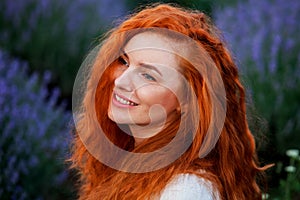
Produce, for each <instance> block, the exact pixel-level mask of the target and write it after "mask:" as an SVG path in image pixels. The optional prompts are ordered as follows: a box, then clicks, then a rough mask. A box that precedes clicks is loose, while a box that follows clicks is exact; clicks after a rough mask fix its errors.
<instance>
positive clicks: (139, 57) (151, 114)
mask: <svg viewBox="0 0 300 200" xmlns="http://www.w3.org/2000/svg"><path fill="white" fill-rule="evenodd" d="M171 44H172V41H171V40H169V39H166V38H165V37H162V36H160V35H158V34H154V33H150V32H145V33H140V34H138V35H136V36H134V37H133V38H132V39H131V40H130V41H129V42H128V43H127V45H126V46H125V48H124V54H123V55H121V56H120V58H119V59H118V66H117V68H116V71H115V77H116V79H115V87H114V90H113V93H112V96H111V101H110V105H109V110H108V115H109V118H110V119H111V120H113V121H115V122H116V123H118V124H128V125H134V124H135V125H148V124H150V123H151V124H160V123H164V122H165V121H168V119H170V118H171V117H172V115H176V114H178V112H180V104H179V102H180V97H179V96H180V94H181V93H182V81H181V75H180V73H179V72H178V71H179V62H178V59H177V58H176V56H175V55H174V54H173V53H171V52H174V49H173V48H172V47H171ZM170 51H171V52H170Z"/></svg>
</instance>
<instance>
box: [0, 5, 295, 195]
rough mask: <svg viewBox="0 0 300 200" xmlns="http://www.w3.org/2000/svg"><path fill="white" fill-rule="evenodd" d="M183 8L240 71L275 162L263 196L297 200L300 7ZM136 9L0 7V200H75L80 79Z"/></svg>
mask: <svg viewBox="0 0 300 200" xmlns="http://www.w3.org/2000/svg"><path fill="white" fill-rule="evenodd" d="M142 2H143V3H145V2H150V1H142ZM168 2H170V1H168ZM176 2H177V3H179V4H180V2H181V1H176ZM182 2H183V1H182ZM187 2H189V3H190V4H187ZM224 2H225V3H224ZM201 3H202V4H201ZM182 4H183V3H182ZM184 5H185V6H190V7H192V8H195V7H196V8H198V9H201V10H206V11H207V12H208V13H211V16H212V18H213V21H214V22H215V23H216V24H217V26H218V27H219V29H220V30H221V31H222V33H223V34H224V40H225V41H226V42H227V45H228V48H229V49H230V50H231V51H232V53H233V55H234V57H235V60H236V62H237V64H238V67H239V71H240V75H241V78H242V80H243V83H244V85H245V86H246V89H247V95H248V113H249V115H248V116H249V123H250V128H251V130H252V132H253V133H254V134H255V136H256V139H257V144H258V149H259V156H260V158H261V161H262V163H261V164H262V165H264V164H270V163H274V164H275V166H274V167H272V168H271V169H269V170H268V171H267V177H268V185H269V187H268V190H267V191H266V193H265V194H264V196H263V198H264V199H278V200H296V199H300V156H299V150H300V37H299V33H300V1H299V0H288V1H286V0H226V1H222V3H221V1H220V0H218V1H214V2H209V1H205V0H198V1H197V0H194V1H186V2H185V4H184ZM201 5H203V6H204V7H205V8H204V7H203V8H201ZM134 6H137V2H136V1H131V2H129V1H121V0H116V1H113V3H112V1H108V0H74V1H73V0H72V1H71V0H62V1H59V0H41V1H39V0H14V1H11V0H2V1H0V10H1V12H0V199H4V200H6V199H7V200H10V199H18V200H19V199H74V198H76V184H75V182H74V180H75V179H76V177H74V174H72V172H71V171H69V170H68V167H69V166H68V164H67V163H66V162H65V160H66V159H67V158H68V152H69V148H70V139H71V138H70V137H71V134H70V131H71V129H72V126H73V121H72V120H73V119H72V115H71V109H70V108H71V105H70V102H71V94H72V87H73V83H74V79H75V76H76V73H77V70H78V69H79V67H80V64H81V62H82V61H83V59H84V57H85V56H86V55H87V53H88V51H89V50H90V49H92V48H93V47H94V46H95V45H96V44H97V43H98V42H99V40H100V38H101V35H102V34H103V33H105V31H107V30H108V29H109V28H111V27H113V25H114V24H116V23H118V22H119V21H120V19H121V18H122V17H124V16H125V15H126V14H129V13H130V10H132V8H133V7H134Z"/></svg>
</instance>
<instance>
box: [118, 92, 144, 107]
mask: <svg viewBox="0 0 300 200" xmlns="http://www.w3.org/2000/svg"><path fill="white" fill-rule="evenodd" d="M115 99H116V100H117V102H119V103H121V104H123V105H129V106H137V105H138V104H137V103H134V102H133V101H130V100H128V99H124V98H122V97H120V96H118V95H117V94H115Z"/></svg>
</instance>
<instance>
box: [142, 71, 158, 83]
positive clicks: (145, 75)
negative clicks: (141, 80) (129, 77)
mask: <svg viewBox="0 0 300 200" xmlns="http://www.w3.org/2000/svg"><path fill="white" fill-rule="evenodd" d="M142 76H144V77H145V78H146V79H148V80H150V81H156V79H155V78H154V77H153V76H151V75H149V74H146V73H144V74H142Z"/></svg>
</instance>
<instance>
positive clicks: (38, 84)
mask: <svg viewBox="0 0 300 200" xmlns="http://www.w3.org/2000/svg"><path fill="white" fill-rule="evenodd" d="M49 77H50V74H49V72H47V74H45V76H44V78H41V77H39V76H38V75H37V74H36V73H33V74H32V75H30V76H28V72H27V64H26V63H24V62H21V61H19V60H17V59H11V58H9V57H8V55H7V54H5V53H3V52H2V51H0V86H1V87H0V99H1V100H0V110H1V117H0V133H1V134H0V157H1V165H0V172H1V174H0V177H1V178H0V188H1V191H0V193H1V194H0V196H1V199H2V198H3V199H25V198H28V197H29V196H30V198H31V199H41V198H43V197H46V196H47V197H48V198H51V197H49V195H50V196H51V195H53V194H52V193H53V192H52V191H53V190H54V189H55V188H59V187H61V188H63V187H64V182H65V181H66V178H67V175H63V174H66V173H67V172H66V171H65V170H66V169H64V165H63V163H64V158H65V152H66V150H67V145H68V144H67V139H68V137H69V134H68V129H69V127H68V123H69V121H70V119H71V114H70V113H69V112H66V111H65V109H64V108H63V107H62V106H61V105H57V99H58V97H59V90H58V89H56V90H55V92H54V93H52V91H48V89H47V81H48V80H49ZM48 93H49V94H50V96H49V99H47V98H46V97H47V95H46V94H48ZM41 183H43V184H41ZM45 183H46V184H45ZM32 187H33V188H34V189H35V190H36V193H32V192H33V191H32ZM30 188H31V189H30ZM41 191H45V192H44V193H41ZM53 198H54V197H53Z"/></svg>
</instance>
